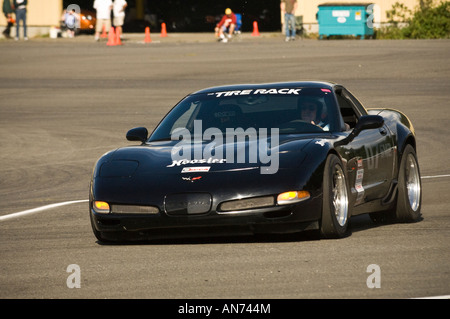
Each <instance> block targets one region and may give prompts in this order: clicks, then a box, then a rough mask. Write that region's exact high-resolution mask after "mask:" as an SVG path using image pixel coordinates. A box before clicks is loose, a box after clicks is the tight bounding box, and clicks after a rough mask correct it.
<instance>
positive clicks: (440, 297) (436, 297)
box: [412, 295, 450, 299]
mask: <svg viewBox="0 0 450 319" xmlns="http://www.w3.org/2000/svg"><path fill="white" fill-rule="evenodd" d="M412 299H450V295H442V296H431V297H419V298H412Z"/></svg>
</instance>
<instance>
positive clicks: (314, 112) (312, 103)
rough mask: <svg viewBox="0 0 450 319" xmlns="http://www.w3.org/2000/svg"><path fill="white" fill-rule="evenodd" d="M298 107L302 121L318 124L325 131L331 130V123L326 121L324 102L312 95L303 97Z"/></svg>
mask: <svg viewBox="0 0 450 319" xmlns="http://www.w3.org/2000/svg"><path fill="white" fill-rule="evenodd" d="M298 109H299V111H300V117H301V120H302V121H305V122H308V123H311V124H314V125H317V126H319V127H321V128H322V129H323V130H324V131H329V130H330V127H329V124H327V123H325V122H324V119H325V118H326V114H325V113H323V112H322V103H321V102H319V101H318V100H316V99H313V98H310V97H304V98H301V99H300V100H299V102H298Z"/></svg>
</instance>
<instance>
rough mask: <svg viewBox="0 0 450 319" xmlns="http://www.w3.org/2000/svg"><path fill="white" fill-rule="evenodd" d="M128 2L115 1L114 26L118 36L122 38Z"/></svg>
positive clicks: (123, 0)
mask: <svg viewBox="0 0 450 319" xmlns="http://www.w3.org/2000/svg"><path fill="white" fill-rule="evenodd" d="M127 5H128V4H127V2H126V1H125V0H114V8H113V13H114V21H113V22H114V26H115V27H116V35H117V34H119V36H120V37H121V38H122V26H123V22H124V21H125V8H126V7H127Z"/></svg>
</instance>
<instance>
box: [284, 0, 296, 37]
mask: <svg viewBox="0 0 450 319" xmlns="http://www.w3.org/2000/svg"><path fill="white" fill-rule="evenodd" d="M280 8H281V13H282V14H284V28H285V31H286V42H288V41H294V40H295V33H296V30H295V11H297V0H281V3H280Z"/></svg>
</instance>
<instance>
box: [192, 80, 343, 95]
mask: <svg viewBox="0 0 450 319" xmlns="http://www.w3.org/2000/svg"><path fill="white" fill-rule="evenodd" d="M336 85H337V84H336V83H333V82H321V81H298V82H295V81H292V82H272V83H257V84H251V83H248V84H233V85H222V86H214V87H210V88H206V89H202V90H199V91H196V92H193V93H191V94H190V95H194V94H204V93H213V92H221V91H231V90H250V89H268V88H271V89H277V88H298V87H301V88H321V89H330V90H332V89H333V87H334V86H336Z"/></svg>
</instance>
